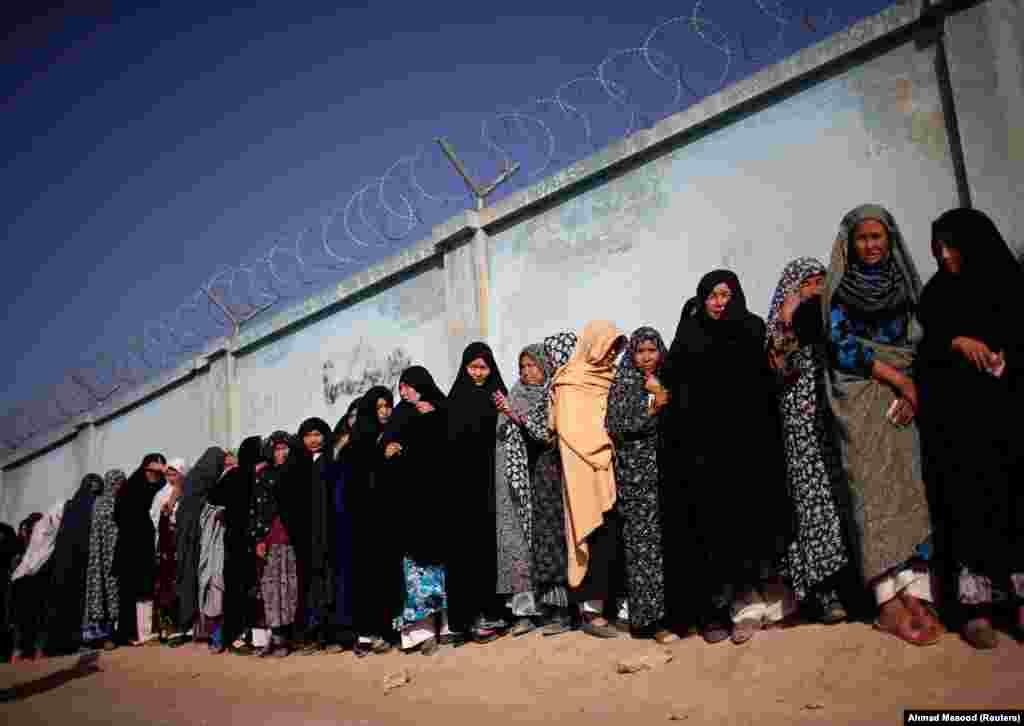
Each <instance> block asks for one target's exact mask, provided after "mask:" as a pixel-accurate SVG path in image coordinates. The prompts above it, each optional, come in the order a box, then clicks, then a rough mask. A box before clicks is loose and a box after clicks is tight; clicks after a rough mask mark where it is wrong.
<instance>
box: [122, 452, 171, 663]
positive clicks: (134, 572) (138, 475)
mask: <svg viewBox="0 0 1024 726" xmlns="http://www.w3.org/2000/svg"><path fill="white" fill-rule="evenodd" d="M154 460H156V456H155V455H148V456H146V458H145V459H143V463H142V465H141V466H140V467H139V468H138V469H136V470H135V473H134V474H132V475H131V476H130V477H129V478H128V481H126V482H125V483H124V485H123V486H122V487H121V490H120V491H119V492H118V494H117V503H116V504H115V505H114V521H115V522H116V523H117V547H116V549H115V550H114V572H115V573H116V575H117V582H118V592H119V593H120V600H121V616H120V617H119V618H118V625H117V632H118V639H119V640H120V641H121V642H125V643H127V642H130V641H133V640H136V639H137V638H138V637H139V632H138V621H137V618H136V614H135V608H136V604H137V603H139V602H145V601H147V600H152V599H153V590H154V587H155V585H156V528H155V527H154V526H153V518H152V517H151V516H150V507H151V506H152V504H153V497H154V496H156V493H157V492H158V491H160V490H161V489H162V488H163V486H164V483H165V482H164V481H163V479H160V480H159V481H157V482H154V483H152V484H150V483H149V482H148V481H146V475H145V472H144V470H145V468H146V467H147V466H148V465H149V464H150V463H152V461H154Z"/></svg>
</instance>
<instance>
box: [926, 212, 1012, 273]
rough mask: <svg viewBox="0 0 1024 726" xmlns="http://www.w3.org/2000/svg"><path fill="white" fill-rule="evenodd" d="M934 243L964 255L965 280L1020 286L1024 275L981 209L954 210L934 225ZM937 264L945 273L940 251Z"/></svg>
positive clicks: (961, 262) (962, 266)
mask: <svg viewBox="0 0 1024 726" xmlns="http://www.w3.org/2000/svg"><path fill="white" fill-rule="evenodd" d="M932 243H933V245H936V244H939V243H941V244H944V245H946V246H947V247H950V248H951V249H954V250H957V251H958V252H959V253H960V265H961V268H962V269H961V271H960V275H961V276H962V277H963V278H964V279H965V280H968V279H969V280H972V281H980V280H985V281H987V282H989V283H991V282H992V281H993V280H1000V281H1007V282H1011V284H1012V283H1013V282H1016V284H1020V282H1021V280H1022V278H1024V274H1022V272H1021V267H1020V264H1019V263H1018V261H1017V258H1016V257H1015V256H1014V254H1013V251H1012V250H1011V249H1010V246H1009V245H1007V244H1006V240H1005V239H1003V236H1002V235H1001V234H1000V233H999V229H998V228H997V227H996V225H995V223H994V222H993V221H992V219H991V218H990V217H989V216H988V215H987V214H985V213H984V212H982V211H980V210H977V209H967V208H960V209H951V210H949V211H948V212H945V213H944V214H942V215H941V216H940V217H939V218H938V219H936V220H935V221H934V222H932ZM933 252H935V253H936V261H937V262H939V268H940V269H942V268H943V266H942V262H941V260H940V259H939V255H938V254H937V253H938V252H939V250H938V248H937V247H935V248H934V249H933Z"/></svg>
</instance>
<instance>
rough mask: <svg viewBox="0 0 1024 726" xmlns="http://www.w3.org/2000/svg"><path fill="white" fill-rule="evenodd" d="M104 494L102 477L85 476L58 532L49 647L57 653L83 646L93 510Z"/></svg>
mask: <svg viewBox="0 0 1024 726" xmlns="http://www.w3.org/2000/svg"><path fill="white" fill-rule="evenodd" d="M102 491H103V477H101V476H100V475H99V474H86V475H85V477H84V478H83V479H82V483H81V485H80V486H79V487H78V491H77V492H76V493H75V496H74V497H72V498H71V501H70V502H68V506H67V507H66V508H65V510H64V518H63V519H62V520H61V523H60V530H59V531H58V532H57V542H56V544H55V545H54V550H53V583H52V585H51V587H52V592H53V597H52V598H51V600H50V627H49V631H50V643H49V645H50V648H51V650H52V651H53V652H54V653H63V652H69V651H71V650H74V649H75V648H76V647H77V646H78V645H79V644H80V643H81V642H82V617H83V614H84V610H85V575H86V571H87V570H88V569H89V532H90V528H91V526H92V508H93V505H94V504H95V502H96V497H97V496H99V494H100V492H102Z"/></svg>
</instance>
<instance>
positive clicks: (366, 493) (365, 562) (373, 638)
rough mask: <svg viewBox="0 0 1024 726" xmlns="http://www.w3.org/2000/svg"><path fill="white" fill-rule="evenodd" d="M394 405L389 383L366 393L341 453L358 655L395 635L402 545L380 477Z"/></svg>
mask: <svg viewBox="0 0 1024 726" xmlns="http://www.w3.org/2000/svg"><path fill="white" fill-rule="evenodd" d="M393 406H394V396H393V395H392V393H391V390H390V389H388V388H385V387H384V386H375V387H373V388H371V389H370V390H369V391H367V392H366V393H365V394H363V396H362V398H360V400H359V406H358V409H357V412H356V420H355V426H353V428H352V434H351V437H350V439H349V442H348V445H347V446H346V447H345V449H343V455H342V465H343V466H344V475H345V487H344V496H345V510H346V514H347V520H348V522H350V523H351V532H350V539H349V540H348V544H349V546H350V547H351V548H352V550H353V553H354V552H355V551H358V553H359V556H358V557H356V556H352V557H351V565H352V568H351V578H352V579H351V592H352V596H351V598H352V627H353V629H354V630H355V633H356V635H357V640H356V643H355V654H356V656H358V657H362V656H365V655H367V654H369V653H371V652H377V653H381V652H385V651H387V650H389V649H390V645H389V644H388V642H387V641H386V639H385V636H387V635H389V634H390V633H391V620H392V618H393V617H394V615H395V606H396V600H397V598H396V593H397V582H398V579H397V578H398V572H399V570H398V567H399V564H398V555H397V548H396V545H395V537H394V533H393V532H392V531H390V530H389V529H387V528H385V527H382V526H381V514H382V513H383V512H387V511H390V510H391V509H392V507H393V501H392V500H390V499H389V498H388V497H387V496H386V495H385V493H384V492H383V491H382V488H381V486H380V482H379V481H378V477H377V469H378V467H379V465H380V463H381V461H382V459H381V456H380V449H379V442H380V438H381V434H382V433H383V432H384V425H385V424H386V423H387V421H388V419H390V417H391V410H392V407H393Z"/></svg>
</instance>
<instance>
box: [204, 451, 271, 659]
mask: <svg viewBox="0 0 1024 726" xmlns="http://www.w3.org/2000/svg"><path fill="white" fill-rule="evenodd" d="M262 449H263V440H262V439H261V438H260V437H259V436H250V437H249V438H247V439H245V440H244V441H243V442H242V445H241V446H240V447H239V448H238V466H237V467H235V468H234V469H232V470H231V471H229V472H228V473H227V474H225V475H224V477H222V478H221V479H220V481H219V482H217V485H216V486H215V487H214V488H213V489H212V490H211V491H210V493H209V496H208V497H207V501H208V502H209V503H210V504H212V505H214V506H219V507H224V624H223V627H222V629H221V643H222V644H223V645H224V646H227V647H231V646H232V645H233V644H234V643H235V640H236V639H237V638H240V637H241V636H242V634H243V633H244V632H245V630H246V629H247V628H249V627H251V626H252V625H254V624H255V617H256V610H255V602H254V599H255V598H254V597H253V595H252V593H253V591H254V590H255V587H256V553H255V546H254V544H253V542H252V540H251V538H250V537H249V517H250V509H251V504H252V492H253V483H254V481H255V479H256V465H257V464H258V463H260V461H261V460H262Z"/></svg>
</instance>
